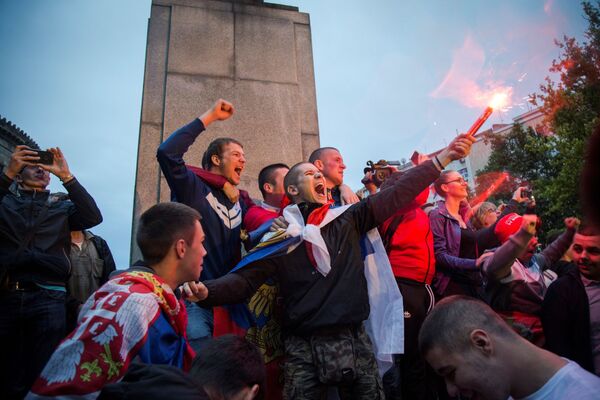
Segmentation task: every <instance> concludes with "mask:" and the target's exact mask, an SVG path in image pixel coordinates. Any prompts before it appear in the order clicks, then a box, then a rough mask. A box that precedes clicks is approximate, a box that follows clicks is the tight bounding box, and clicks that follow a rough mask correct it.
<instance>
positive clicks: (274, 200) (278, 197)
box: [244, 163, 290, 232]
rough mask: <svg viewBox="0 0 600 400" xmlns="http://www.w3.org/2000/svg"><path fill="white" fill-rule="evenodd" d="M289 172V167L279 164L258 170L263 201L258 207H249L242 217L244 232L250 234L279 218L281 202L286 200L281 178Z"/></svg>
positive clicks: (259, 187)
mask: <svg viewBox="0 0 600 400" xmlns="http://www.w3.org/2000/svg"><path fill="white" fill-rule="evenodd" d="M289 170H290V167H288V166H287V165H285V164H281V163H278V164H270V165H267V166H266V167H264V168H263V169H261V170H260V172H259V174H258V189H259V190H260V193H261V194H262V196H263V199H264V200H263V201H262V202H260V203H259V204H258V207H251V208H250V209H249V210H248V212H247V213H246V215H245V216H244V227H245V228H246V231H248V232H251V231H253V230H255V229H257V228H258V227H260V226H261V225H262V224H264V223H265V222H267V221H270V220H272V219H273V218H277V217H278V216H279V211H280V210H281V207H282V202H283V200H284V199H285V198H286V196H285V189H284V188H283V177H284V176H285V174H287V173H288V171H289ZM286 203H287V202H286Z"/></svg>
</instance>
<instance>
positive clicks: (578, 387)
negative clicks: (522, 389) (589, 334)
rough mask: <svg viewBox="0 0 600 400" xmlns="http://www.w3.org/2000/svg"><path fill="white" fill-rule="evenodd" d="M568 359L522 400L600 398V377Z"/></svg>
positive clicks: (592, 399)
mask: <svg viewBox="0 0 600 400" xmlns="http://www.w3.org/2000/svg"><path fill="white" fill-rule="evenodd" d="M567 361H568V363H567V365H565V366H564V367H562V368H561V369H559V370H558V372H557V373H556V374H554V376H553V377H552V378H550V380H549V381H548V382H546V384H545V385H544V386H542V387H541V388H540V389H539V390H538V391H537V392H535V393H532V394H530V395H529V396H527V397H523V398H521V399H520V400H550V399H556V400H562V399H568V400H598V399H600V378H599V377H597V376H596V375H593V374H591V373H589V372H588V371H586V370H584V369H583V368H581V367H580V366H579V365H577V363H575V362H573V361H570V360H567ZM511 398H512V397H511Z"/></svg>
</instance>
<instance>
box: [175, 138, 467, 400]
mask: <svg viewBox="0 0 600 400" xmlns="http://www.w3.org/2000/svg"><path fill="white" fill-rule="evenodd" d="M472 143H473V139H472V138H470V137H468V136H466V135H460V136H458V137H457V138H456V139H455V140H454V141H453V142H452V143H451V144H450V146H449V147H448V148H447V149H445V150H444V151H443V152H442V153H440V154H439V155H438V157H437V158H436V159H434V160H432V161H427V162H425V163H423V164H422V165H420V166H418V167H416V168H414V169H412V170H410V171H409V172H407V173H406V174H405V175H404V176H403V177H402V178H401V179H399V180H398V181H397V182H396V184H394V185H393V186H392V188H390V190H386V191H383V192H380V193H378V194H376V195H373V196H370V197H369V198H367V199H365V200H363V201H361V202H359V203H356V204H354V205H351V206H346V207H340V208H335V209H331V208H330V204H329V203H328V200H327V191H326V188H327V182H326V180H325V178H324V177H323V175H322V174H321V172H320V171H319V170H318V169H317V167H316V166H315V165H313V164H311V163H307V162H303V163H299V164H296V165H295V166H293V167H292V168H291V169H290V171H289V172H288V174H287V175H286V177H285V179H284V185H285V188H286V193H287V195H288V197H289V198H290V200H291V201H292V203H294V204H293V205H291V206H289V207H287V208H286V209H285V210H284V216H286V220H288V217H294V216H295V217H296V218H293V222H292V221H290V220H288V222H290V225H289V226H288V229H287V231H286V233H285V234H286V235H288V236H291V237H294V238H298V239H297V241H296V244H294V245H289V246H287V248H286V249H285V250H284V251H283V252H282V253H277V254H272V255H271V256H270V257H269V256H267V257H264V258H259V259H256V260H255V261H254V262H251V263H249V264H248V265H247V266H246V267H244V268H239V269H238V267H239V266H238V267H236V269H235V270H234V271H232V273H230V274H227V275H226V276H224V277H222V278H219V279H216V280H209V281H204V282H203V283H200V284H190V285H185V286H184V288H185V290H186V292H188V294H193V295H195V297H196V298H197V299H199V300H203V301H202V304H203V305H206V306H213V305H218V304H233V303H238V302H240V301H243V300H244V299H246V298H248V297H250V296H251V295H252V294H253V293H254V292H255V291H256V290H257V289H258V288H259V287H260V285H261V284H262V283H263V282H264V281H265V280H266V279H267V278H268V277H270V276H276V277H277V279H278V281H279V283H280V288H281V289H280V290H281V291H280V293H281V296H282V297H283V303H284V312H283V333H284V342H285V352H286V364H285V366H284V369H285V383H284V386H285V398H288V399H305V398H306V399H318V398H320V396H321V394H322V393H323V392H324V390H326V387H327V386H331V385H335V386H338V387H339V388H340V396H341V397H342V398H350V397H353V398H357V399H381V398H383V392H382V385H381V379H380V377H379V375H378V368H377V364H376V361H375V356H374V350H373V347H372V345H371V341H370V339H369V338H368V336H367V334H366V332H365V328H364V327H363V322H364V321H365V320H366V319H367V317H369V312H370V307H369V293H368V290H367V279H366V278H365V264H364V262H363V259H364V257H363V250H364V249H362V248H361V242H362V241H361V238H362V237H363V235H365V234H366V233H367V232H368V231H370V230H372V229H373V228H375V227H377V226H378V225H379V224H381V223H383V222H384V221H385V220H386V219H388V218H389V217H391V216H392V215H393V214H394V212H395V211H396V210H398V209H401V208H403V207H405V206H407V205H408V204H409V203H410V202H411V201H412V200H413V199H414V198H415V196H417V195H418V194H419V193H420V192H421V191H423V190H424V189H425V188H426V187H427V186H428V185H429V184H431V183H432V182H433V181H434V180H435V179H436V178H437V177H438V176H439V174H440V171H441V170H442V169H443V168H444V167H445V166H446V165H447V164H448V163H450V162H451V161H452V160H455V159H458V158H461V157H464V156H465V155H467V154H468V153H469V151H470V148H471V144H472ZM290 219H292V218H290ZM304 225H305V226H304ZM302 242H304V243H302ZM275 246H276V245H275ZM367 251H368V249H367ZM280 254H283V255H280ZM247 258H249V257H247ZM247 258H245V259H244V260H246V259H247ZM242 262H243V261H242ZM394 286H395V283H394ZM400 318H402V316H400ZM328 367H329V368H328Z"/></svg>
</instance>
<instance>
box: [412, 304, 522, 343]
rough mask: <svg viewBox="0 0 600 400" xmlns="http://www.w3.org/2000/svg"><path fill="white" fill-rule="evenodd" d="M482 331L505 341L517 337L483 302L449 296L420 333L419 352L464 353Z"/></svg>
mask: <svg viewBox="0 0 600 400" xmlns="http://www.w3.org/2000/svg"><path fill="white" fill-rule="evenodd" d="M475 329H483V330H485V331H487V332H491V333H494V334H496V335H499V336H503V337H510V338H514V337H518V335H517V334H516V333H515V332H514V331H513V330H512V329H511V328H510V327H509V326H508V325H507V324H506V323H505V322H504V321H503V320H502V318H500V316H499V315H498V314H496V312H495V311H494V310H492V309H491V308H490V307H489V306H488V305H487V304H485V303H484V302H482V301H480V300H477V299H474V298H472V297H468V296H449V297H446V298H444V299H442V300H441V301H440V302H439V303H437V304H436V305H435V307H434V308H433V310H432V311H431V313H430V314H429V315H428V316H427V318H425V321H424V322H423V325H422V326H421V331H420V332H419V351H420V352H421V354H423V355H426V354H427V353H428V352H429V351H431V350H432V349H433V348H440V349H441V350H443V351H449V352H452V353H456V352H461V351H464V350H465V349H466V348H467V347H468V345H469V343H470V339H469V336H470V333H471V332H472V331H473V330H475Z"/></svg>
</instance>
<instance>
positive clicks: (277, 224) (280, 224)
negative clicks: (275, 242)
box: [269, 215, 289, 232]
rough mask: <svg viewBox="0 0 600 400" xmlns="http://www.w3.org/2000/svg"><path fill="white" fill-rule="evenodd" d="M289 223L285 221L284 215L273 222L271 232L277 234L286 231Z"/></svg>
mask: <svg viewBox="0 0 600 400" xmlns="http://www.w3.org/2000/svg"><path fill="white" fill-rule="evenodd" d="M288 225H289V223H288V222H287V221H286V220H285V218H284V217H283V215H281V216H279V217H277V218H274V219H273V221H272V222H271V227H270V228H269V232H277V231H278V230H281V229H283V230H286V229H287V227H288Z"/></svg>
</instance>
